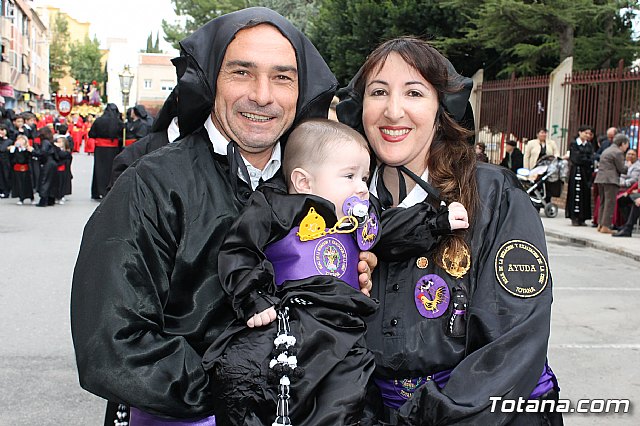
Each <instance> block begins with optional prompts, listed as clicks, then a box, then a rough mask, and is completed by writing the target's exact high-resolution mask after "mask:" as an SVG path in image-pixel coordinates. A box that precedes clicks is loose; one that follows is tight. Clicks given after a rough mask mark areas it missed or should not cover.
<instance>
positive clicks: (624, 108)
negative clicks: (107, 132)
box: [562, 60, 640, 152]
mask: <svg viewBox="0 0 640 426" xmlns="http://www.w3.org/2000/svg"><path fill="white" fill-rule="evenodd" d="M562 117H563V119H562V121H563V123H564V126H563V127H564V128H565V129H566V133H567V136H568V137H564V138H562V149H563V151H562V152H564V151H565V150H566V149H567V145H568V143H569V142H570V141H571V140H573V139H574V138H575V137H576V136H577V130H578V127H580V126H581V125H590V126H593V127H594V128H595V130H596V134H597V135H601V134H604V133H605V132H606V130H607V128H609V127H617V128H618V129H619V130H620V131H622V132H623V133H625V134H627V136H629V138H630V140H631V147H633V148H637V147H638V125H639V124H640V69H639V68H638V67H634V68H626V69H625V68H624V64H623V62H622V60H621V61H620V62H619V63H618V67H617V68H612V69H605V70H596V71H582V72H573V73H572V74H570V75H567V76H565V82H564V108H563V114H562Z"/></svg>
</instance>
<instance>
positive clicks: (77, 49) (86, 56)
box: [69, 37, 104, 84]
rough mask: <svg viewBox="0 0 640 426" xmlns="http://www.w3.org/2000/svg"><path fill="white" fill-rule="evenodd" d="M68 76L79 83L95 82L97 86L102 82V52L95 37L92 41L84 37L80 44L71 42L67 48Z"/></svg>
mask: <svg viewBox="0 0 640 426" xmlns="http://www.w3.org/2000/svg"><path fill="white" fill-rule="evenodd" d="M69 57H70V60H69V68H70V70H69V74H70V75H71V77H73V78H74V79H76V80H79V81H81V82H90V81H93V80H96V81H97V82H98V83H99V84H100V83H102V82H103V81H104V74H103V72H102V64H101V63H100V59H101V58H102V52H100V43H99V42H98V39H96V38H95V37H94V38H93V40H91V39H89V37H85V39H84V40H83V41H82V42H73V43H71V46H70V47H69Z"/></svg>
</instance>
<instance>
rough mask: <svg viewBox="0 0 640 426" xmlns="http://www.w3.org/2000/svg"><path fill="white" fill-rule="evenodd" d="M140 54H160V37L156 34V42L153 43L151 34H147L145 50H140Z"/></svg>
mask: <svg viewBox="0 0 640 426" xmlns="http://www.w3.org/2000/svg"><path fill="white" fill-rule="evenodd" d="M142 53H162V50H160V35H159V34H156V42H155V44H154V43H153V32H151V33H149V37H147V48H146V49H145V50H142Z"/></svg>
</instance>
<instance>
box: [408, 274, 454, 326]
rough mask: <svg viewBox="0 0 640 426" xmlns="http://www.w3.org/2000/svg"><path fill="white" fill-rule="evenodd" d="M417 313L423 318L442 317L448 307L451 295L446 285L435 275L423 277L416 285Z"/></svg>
mask: <svg viewBox="0 0 640 426" xmlns="http://www.w3.org/2000/svg"><path fill="white" fill-rule="evenodd" d="M414 294H415V302H416V307H417V308H418V312H420V315H422V316H423V317H425V318H438V317H439V316H442V315H443V314H444V313H445V312H446V311H447V307H448V306H449V300H451V293H450V291H449V286H448V285H447V283H446V282H445V281H444V279H442V277H440V276H439V275H436V274H429V275H425V276H423V277H422V278H420V279H419V280H418V282H417V283H416V289H415V291H414Z"/></svg>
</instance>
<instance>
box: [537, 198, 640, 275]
mask: <svg viewBox="0 0 640 426" xmlns="http://www.w3.org/2000/svg"><path fill="white" fill-rule="evenodd" d="M540 218H541V219H542V224H543V225H544V231H545V234H546V235H547V236H549V237H554V238H558V239H561V240H564V241H568V242H571V243H574V244H580V245H583V246H586V247H593V248H595V249H598V250H603V251H606V252H609V253H615V254H619V255H621V256H625V257H628V258H630V259H633V260H635V261H637V262H640V232H634V233H633V236H632V237H631V238H625V237H617V238H615V237H612V236H611V235H609V234H601V233H599V232H598V231H597V230H596V228H592V227H591V226H590V225H591V221H587V225H588V226H571V221H570V220H569V219H566V218H565V217H564V210H562V209H560V210H559V211H558V216H557V217H555V218H553V219H551V218H548V217H546V216H545V215H544V213H541V214H540Z"/></svg>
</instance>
